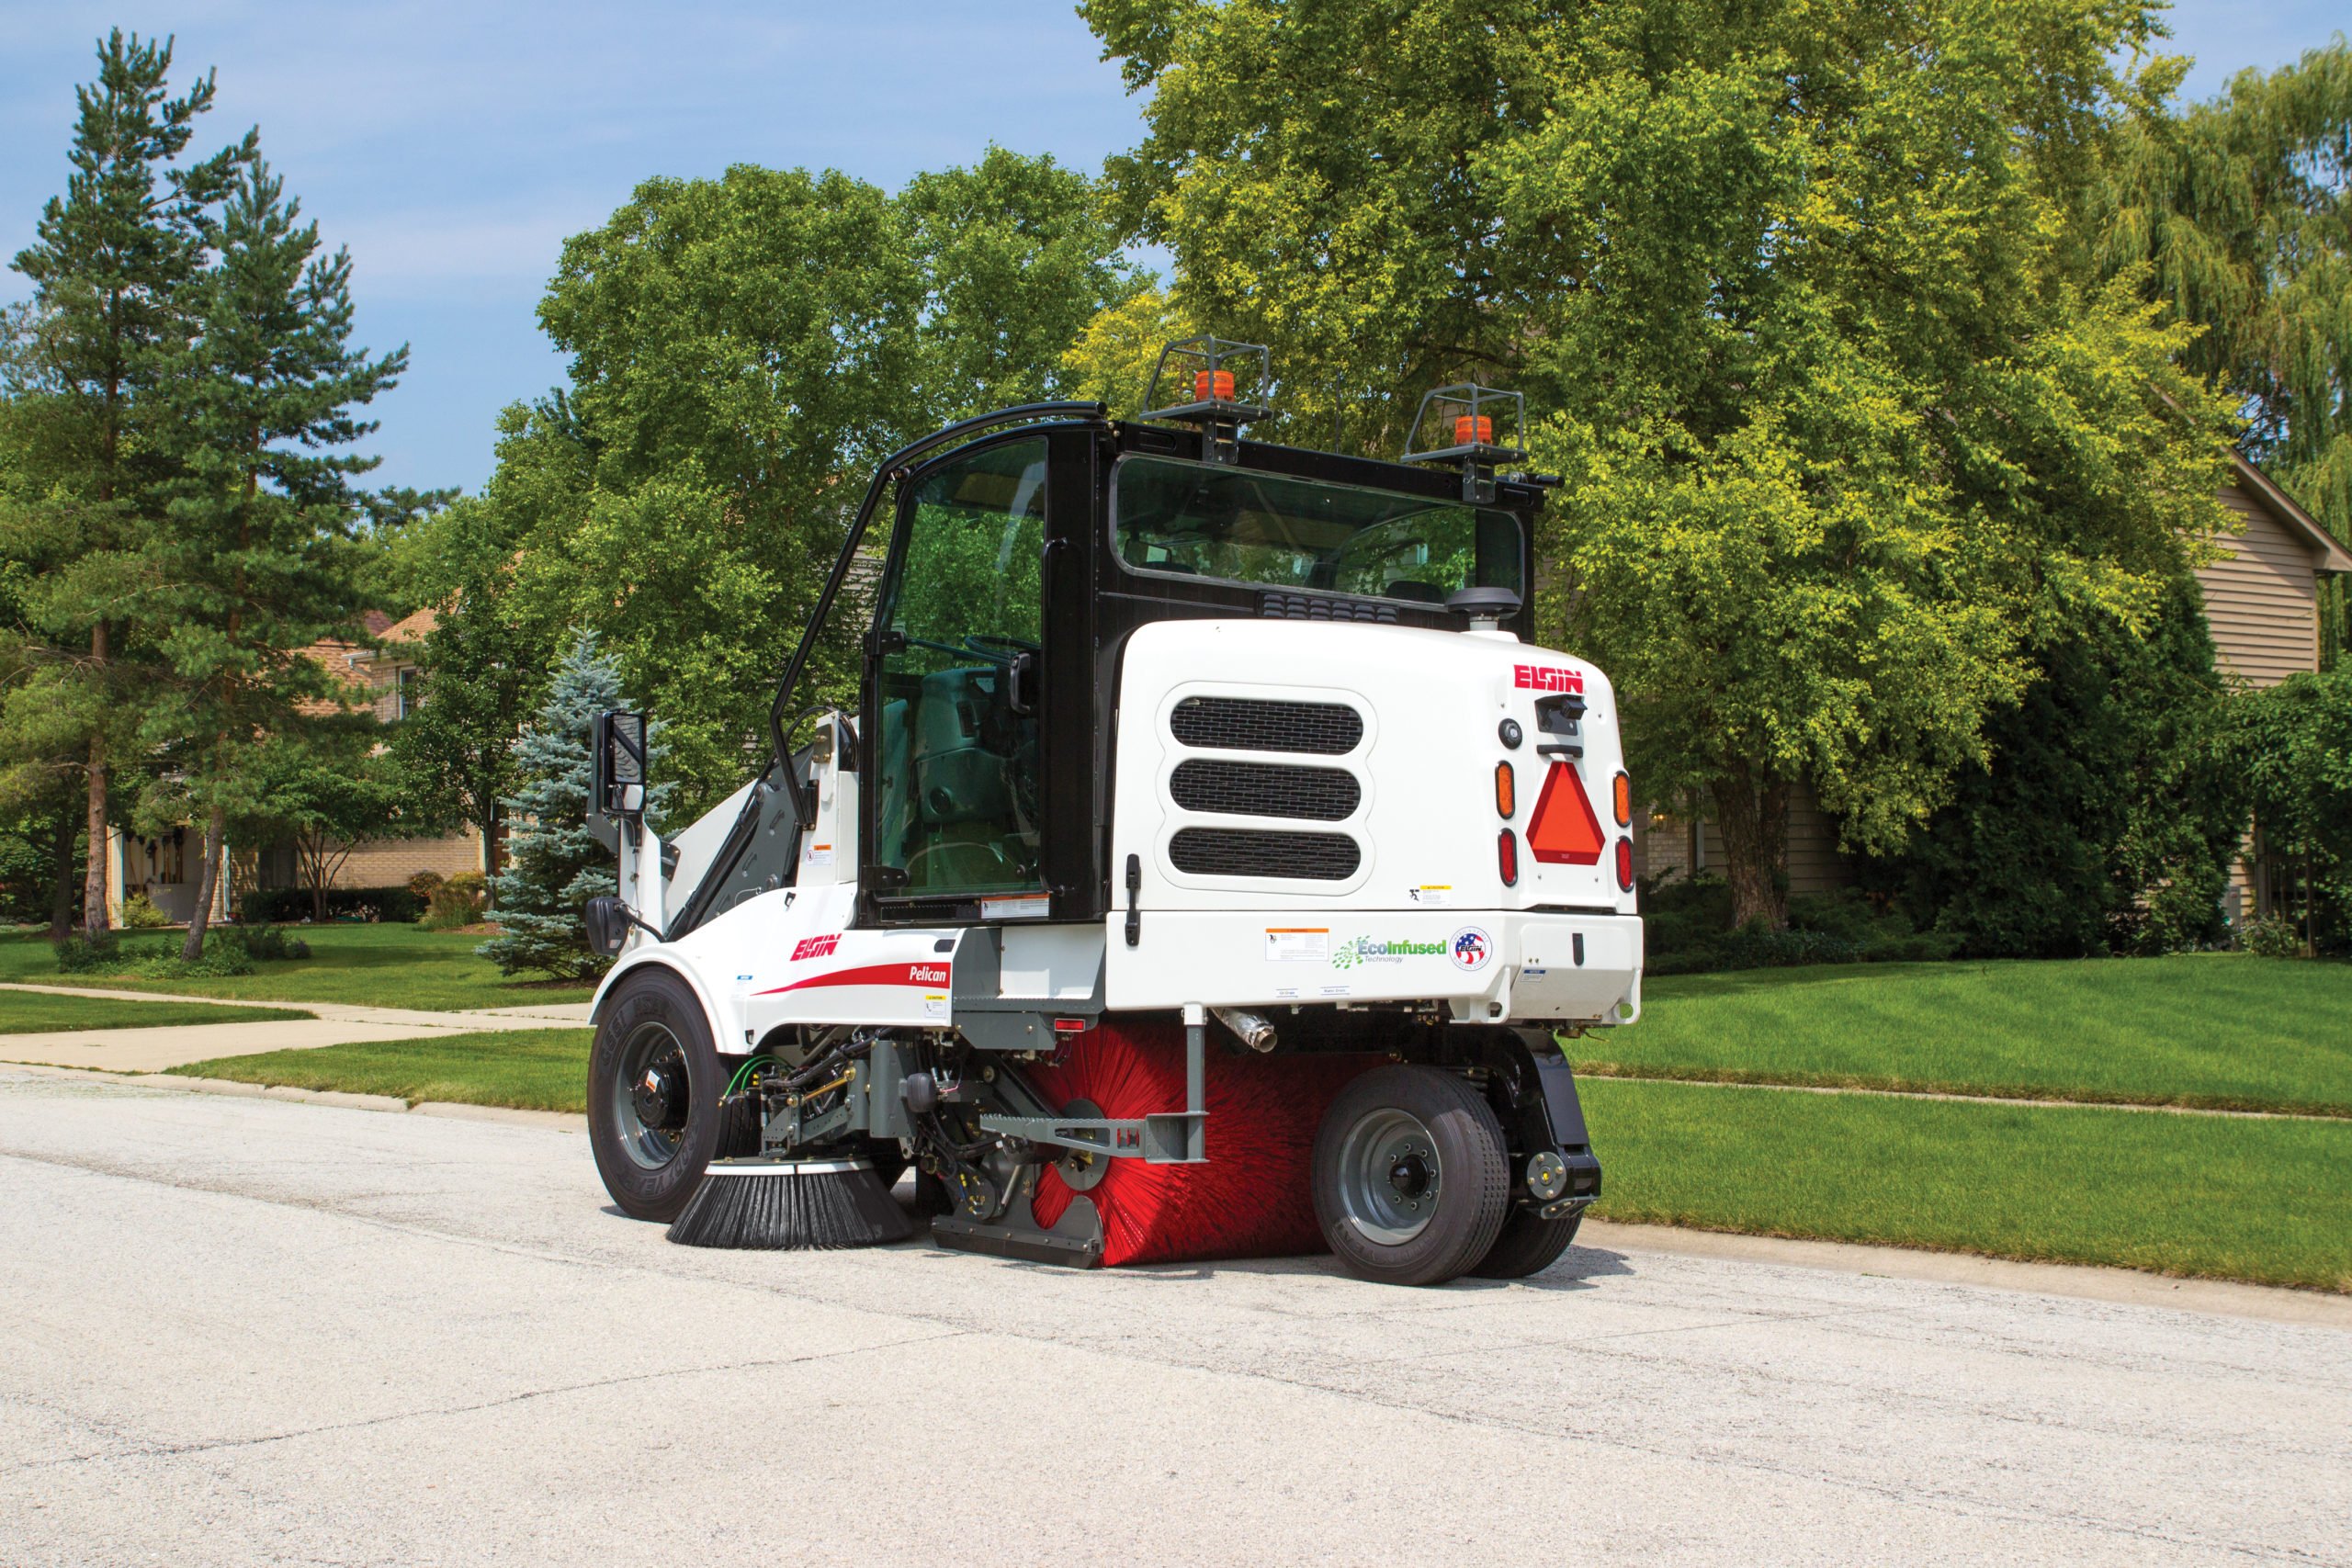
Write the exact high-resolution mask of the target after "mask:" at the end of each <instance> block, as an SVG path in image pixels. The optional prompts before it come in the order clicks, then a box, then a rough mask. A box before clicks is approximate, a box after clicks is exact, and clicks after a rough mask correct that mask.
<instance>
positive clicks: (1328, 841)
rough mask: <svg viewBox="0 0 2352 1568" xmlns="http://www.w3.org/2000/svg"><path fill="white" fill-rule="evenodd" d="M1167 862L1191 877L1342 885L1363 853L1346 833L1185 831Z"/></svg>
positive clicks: (1171, 846) (1174, 843) (1172, 843)
mask: <svg viewBox="0 0 2352 1568" xmlns="http://www.w3.org/2000/svg"><path fill="white" fill-rule="evenodd" d="M1168 858H1169V859H1170V860H1172V861H1174V862H1175V863H1176V869H1177V870H1179V871H1182V872H1188V873H1190V874H1193V875H1194V876H1286V877H1297V878H1301V879H1303V880H1306V881H1308V882H1345V881H1346V880H1347V879H1348V878H1349V877H1351V876H1353V875H1354V874H1356V867H1357V866H1358V865H1360V864H1362V863H1363V851H1362V850H1361V849H1359V848H1357V846H1356V841H1355V840H1353V839H1351V838H1349V837H1348V836H1347V835H1346V834H1345V833H1273V832H1268V831H1266V830H1265V829H1260V828H1187V829H1184V830H1183V831H1182V832H1181V833H1179V834H1177V835H1176V837H1175V838H1174V839H1173V840H1170V843H1169V845H1168Z"/></svg>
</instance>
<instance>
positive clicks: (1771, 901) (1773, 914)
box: [1708, 762, 1789, 931]
mask: <svg viewBox="0 0 2352 1568" xmlns="http://www.w3.org/2000/svg"><path fill="white" fill-rule="evenodd" d="M1708 793H1709V794H1711V795H1713V796H1714V800H1715V829H1716V831H1717V832H1719V833H1721V834H1722V835H1723V840H1724V881H1726V882H1728V883H1730V884H1731V919H1732V924H1733V925H1734V926H1744V925H1747V923H1748V922H1749V921H1750V920H1753V919H1758V918H1759V917H1760V918H1761V919H1763V921H1764V923H1765V924H1766V926H1768V927H1769V928H1770V929H1771V930H1773V931H1781V930H1783V929H1785V928H1786V927H1787V925H1788V923H1789V904H1788V897H1787V895H1786V894H1784V893H1783V892H1782V891H1781V886H1780V882H1779V878H1778V875H1777V874H1778V873H1779V871H1780V869H1781V843H1782V840H1783V839H1784V838H1785V837H1786V835H1787V829H1788V812H1789V786H1788V784H1787V782H1786V781H1784V780H1781V779H1778V778H1770V777H1769V776H1768V778H1767V780H1766V782H1765V784H1764V785H1763V787H1761V788H1760V789H1759V788H1758V787H1757V785H1756V783H1755V778H1754V774H1753V773H1751V772H1750V771H1749V769H1748V766H1747V763H1745V762H1741V763H1738V764H1737V765H1736V766H1735V767H1734V768H1733V770H1732V771H1731V772H1730V773H1726V774H1724V776H1723V777H1722V778H1719V779H1717V780H1716V781H1715V782H1714V784H1713V785H1711V786H1710V787H1709V790H1708Z"/></svg>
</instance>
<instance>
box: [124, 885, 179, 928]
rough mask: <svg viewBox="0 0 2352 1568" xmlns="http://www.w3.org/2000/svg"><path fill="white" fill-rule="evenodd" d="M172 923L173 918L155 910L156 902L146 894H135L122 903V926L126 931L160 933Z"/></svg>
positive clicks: (159, 910)
mask: <svg viewBox="0 0 2352 1568" xmlns="http://www.w3.org/2000/svg"><path fill="white" fill-rule="evenodd" d="M171 923H172V918H171V916H169V915H167V914H165V913H164V911H163V910H161V909H158V908H155V901H154V900H153V898H150V897H147V895H145V894H144V893H133V894H132V895H131V896H130V897H128V898H125V899H124V900H123V901H122V925H123V929H124V930H125V931H159V930H161V929H162V928H164V926H168V925H170V924H171Z"/></svg>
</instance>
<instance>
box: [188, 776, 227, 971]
mask: <svg viewBox="0 0 2352 1568" xmlns="http://www.w3.org/2000/svg"><path fill="white" fill-rule="evenodd" d="M228 831H229V808H228V807H225V806H215V807H213V808H212V819H211V821H210V822H209V823H208V824H207V825H206V826H205V829H204V874H203V875H202V876H201V877H198V879H197V895H196V908H195V909H194V910H192V911H191V912H190V913H189V915H188V919H187V942H183V943H181V944H180V957H181V958H182V959H184V960H185V961H187V963H190V964H193V963H195V962H196V961H197V960H198V959H199V958H201V957H203V956H204V931H205V928H206V927H207V926H209V925H210V924H211V923H212V900H213V898H214V897H215V896H216V895H217V894H218V893H219V891H220V841H221V840H222V839H223V838H225V837H226V836H227V835H228Z"/></svg>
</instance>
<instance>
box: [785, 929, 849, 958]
mask: <svg viewBox="0 0 2352 1568" xmlns="http://www.w3.org/2000/svg"><path fill="white" fill-rule="evenodd" d="M841 944H842V933H841V932H839V931H835V932H834V933H833V934H832V935H831V936H809V937H802V938H801V939H800V945H799V946H798V947H796V948H794V949H793V950H792V962H794V963H795V964H797V963H799V962H800V961H801V960H802V959H804V958H831V956H832V955H833V949H835V948H837V947H839V946H840V945H841Z"/></svg>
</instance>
